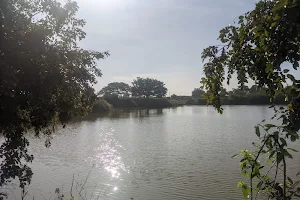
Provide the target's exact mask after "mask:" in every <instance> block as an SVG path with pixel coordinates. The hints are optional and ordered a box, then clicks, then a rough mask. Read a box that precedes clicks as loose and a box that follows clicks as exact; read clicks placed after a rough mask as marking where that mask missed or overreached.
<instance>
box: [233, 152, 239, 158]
mask: <svg viewBox="0 0 300 200" xmlns="http://www.w3.org/2000/svg"><path fill="white" fill-rule="evenodd" d="M238 155H240V154H239V153H237V154H234V155H233V156H231V158H235V157H237V156H238Z"/></svg>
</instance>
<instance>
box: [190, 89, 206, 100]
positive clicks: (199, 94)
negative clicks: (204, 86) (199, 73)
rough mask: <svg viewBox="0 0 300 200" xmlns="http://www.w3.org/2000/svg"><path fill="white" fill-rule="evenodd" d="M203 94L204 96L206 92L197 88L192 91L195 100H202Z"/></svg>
mask: <svg viewBox="0 0 300 200" xmlns="http://www.w3.org/2000/svg"><path fill="white" fill-rule="evenodd" d="M203 94H204V91H203V90H201V89H200V88H195V89H194V90H193V91H192V97H195V98H202V95H203Z"/></svg>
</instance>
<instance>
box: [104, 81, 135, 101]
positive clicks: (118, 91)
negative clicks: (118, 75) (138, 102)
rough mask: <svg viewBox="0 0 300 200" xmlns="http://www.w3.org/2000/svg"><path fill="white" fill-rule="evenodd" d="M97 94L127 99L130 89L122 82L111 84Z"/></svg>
mask: <svg viewBox="0 0 300 200" xmlns="http://www.w3.org/2000/svg"><path fill="white" fill-rule="evenodd" d="M99 94H100V95H105V96H108V95H112V96H118V97H128V96H130V94H131V87H130V86H129V85H128V84H126V83H123V82H113V83H109V84H108V85H107V86H105V87H104V88H102V90H101V91H100V92H99Z"/></svg>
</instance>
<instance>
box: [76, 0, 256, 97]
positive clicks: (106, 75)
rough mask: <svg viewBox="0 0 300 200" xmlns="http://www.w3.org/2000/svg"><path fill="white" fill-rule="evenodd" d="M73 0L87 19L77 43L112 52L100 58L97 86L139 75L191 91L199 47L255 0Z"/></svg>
mask: <svg viewBox="0 0 300 200" xmlns="http://www.w3.org/2000/svg"><path fill="white" fill-rule="evenodd" d="M77 2H78V5H79V7H80V9H79V13H78V16H79V17H80V18H84V19H85V20H86V21H87V25H86V26H85V27H84V30H85V31H86V33H87V37H86V39H85V40H83V41H82V42H81V46H82V47H84V48H87V49H92V50H97V51H106V50H108V51H109V52H110V53H111V56H110V57H108V58H107V59H106V60H100V61H99V64H98V66H99V68H100V69H101V70H102V72H103V76H102V77H101V78H99V83H98V84H97V85H96V89H97V90H100V89H101V88H102V87H104V86H105V85H107V84H108V83H110V82H116V81H123V82H126V83H131V81H132V80H133V79H134V78H135V77H137V76H140V77H150V78H156V79H159V80H161V81H164V82H165V83H166V86H167V88H168V89H169V92H168V95H169V94H178V95H190V94H191V91H192V90H193V89H194V88H196V87H199V86H200V83H199V81H200V79H201V77H202V76H203V72H202V71H203V70H202V65H203V64H202V60H201V52H202V50H203V48H205V47H207V46H209V45H214V44H218V43H219V42H218V41H217V40H216V39H217V37H218V33H219V30H220V29H221V28H223V27H224V26H226V25H228V24H233V22H234V20H237V17H238V16H239V15H240V14H243V13H245V12H247V11H249V10H251V9H252V8H254V6H255V2H256V0H77ZM232 86H234V87H235V86H236V85H235V84H234V83H233V85H232Z"/></svg>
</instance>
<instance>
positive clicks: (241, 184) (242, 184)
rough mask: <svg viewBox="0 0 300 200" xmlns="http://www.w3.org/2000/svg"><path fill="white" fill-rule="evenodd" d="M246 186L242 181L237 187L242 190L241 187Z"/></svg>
mask: <svg viewBox="0 0 300 200" xmlns="http://www.w3.org/2000/svg"><path fill="white" fill-rule="evenodd" d="M244 185H245V182H244V181H240V182H238V185H237V187H238V188H240V187H243V186H244Z"/></svg>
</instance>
